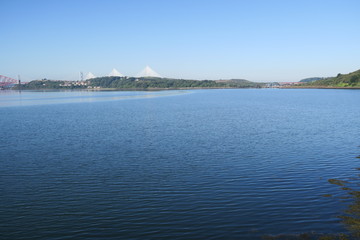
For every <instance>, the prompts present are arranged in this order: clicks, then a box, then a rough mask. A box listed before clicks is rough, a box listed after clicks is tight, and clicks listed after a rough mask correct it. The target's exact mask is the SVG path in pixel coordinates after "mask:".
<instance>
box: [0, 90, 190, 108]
mask: <svg viewBox="0 0 360 240" xmlns="http://www.w3.org/2000/svg"><path fill="white" fill-rule="evenodd" d="M186 93H189V92H188V91H183V90H179V91H97V92H93V91H56V92H53V91H0V107H15V106H31V105H44V104H64V103H84V102H99V101H118V100H129V99H141V98H156V97H166V96H175V95H180V94H186Z"/></svg>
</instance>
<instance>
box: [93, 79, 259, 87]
mask: <svg viewBox="0 0 360 240" xmlns="http://www.w3.org/2000/svg"><path fill="white" fill-rule="evenodd" d="M88 85H89V86H92V87H101V88H118V89H131V88H133V89H147V88H162V89H172V88H250V87H261V86H262V85H263V84H262V83H254V82H250V81H246V80H224V81H210V80H202V81H198V80H184V79H172V78H157V77H141V78H134V77H100V78H93V79H90V80H89V84H88Z"/></svg>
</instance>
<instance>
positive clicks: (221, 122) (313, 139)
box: [0, 89, 360, 239]
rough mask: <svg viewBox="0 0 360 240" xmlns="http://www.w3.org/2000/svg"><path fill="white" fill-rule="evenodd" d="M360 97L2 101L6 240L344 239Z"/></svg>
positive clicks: (234, 93) (133, 95) (101, 96)
mask: <svg viewBox="0 0 360 240" xmlns="http://www.w3.org/2000/svg"><path fill="white" fill-rule="evenodd" d="M359 103H360V91H352V90H295V89H289V90H274V89H267V90H260V89H257V90H255V89H244V90H199V91H163V92H25V91H23V92H21V93H18V92H8V91H2V92H0V124H1V125H0V126H1V130H0V136H1V142H0V196H1V197H0V239H102V238H107V239H260V238H261V236H263V235H264V234H281V233H283V234H296V233H302V232H309V231H316V232H323V233H334V232H342V231H344V228H343V226H342V225H341V224H340V223H339V220H338V219H337V218H336V216H337V215H339V214H341V211H342V210H343V209H344V206H343V205H342V204H341V203H340V202H339V201H337V200H335V199H332V198H326V197H322V195H323V194H334V195H336V194H339V190H338V187H337V186H334V185H331V184H329V183H328V182H327V180H328V179H329V178H340V179H345V180H346V179H347V178H351V177H353V176H356V175H357V174H358V172H357V170H355V168H356V167H359V166H360V164H359V159H356V158H355V157H356V156H358V155H359V151H360V148H359V145H360V139H359V132H360V124H359V119H360V108H359Z"/></svg>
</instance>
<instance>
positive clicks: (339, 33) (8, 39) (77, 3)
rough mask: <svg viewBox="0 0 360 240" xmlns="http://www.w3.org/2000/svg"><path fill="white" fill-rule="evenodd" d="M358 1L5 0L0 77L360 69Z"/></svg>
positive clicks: (276, 76)
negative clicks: (144, 70) (144, 71)
mask: <svg viewBox="0 0 360 240" xmlns="http://www.w3.org/2000/svg"><path fill="white" fill-rule="evenodd" d="M359 9H360V1H359V0H294V1H290V0H96V1H95V0H86V1H82V0H0V10H1V21H0V34H1V35H0V56H1V57H0V75H6V76H9V77H14V78H17V75H18V74H20V75H21V77H22V79H23V80H24V81H30V80H33V79H39V78H49V79H74V80H76V79H78V78H79V72H80V71H83V72H84V73H86V72H89V71H90V72H92V73H94V74H95V75H97V76H101V75H106V74H108V73H109V72H110V71H111V70H112V68H116V69H117V70H119V71H120V72H121V73H123V74H125V75H128V76H132V75H135V74H136V73H138V72H139V71H140V70H141V69H142V68H144V67H145V65H149V66H151V67H152V68H153V69H154V70H155V71H157V72H158V73H160V74H161V75H162V76H165V77H174V78H185V79H229V78H244V79H248V80H251V81H298V80H300V79H302V78H306V77H314V76H320V77H322V76H334V75H336V74H337V73H348V72H352V71H355V70H358V69H360V14H359Z"/></svg>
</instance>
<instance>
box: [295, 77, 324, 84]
mask: <svg viewBox="0 0 360 240" xmlns="http://www.w3.org/2000/svg"><path fill="white" fill-rule="evenodd" d="M321 79H324V78H321V77H312V78H304V79H302V80H300V81H299V82H303V83H306V82H314V81H317V80H321Z"/></svg>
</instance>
